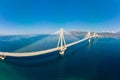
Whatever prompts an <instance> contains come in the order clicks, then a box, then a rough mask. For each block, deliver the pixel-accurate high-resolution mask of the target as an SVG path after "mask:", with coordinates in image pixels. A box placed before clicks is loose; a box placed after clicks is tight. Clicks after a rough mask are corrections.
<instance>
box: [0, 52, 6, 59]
mask: <svg viewBox="0 0 120 80" xmlns="http://www.w3.org/2000/svg"><path fill="white" fill-rule="evenodd" d="M5 57H6V56H5V55H4V54H2V52H0V59H1V60H4V59H5Z"/></svg>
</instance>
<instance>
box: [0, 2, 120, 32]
mask: <svg viewBox="0 0 120 80" xmlns="http://www.w3.org/2000/svg"><path fill="white" fill-rule="evenodd" d="M119 4H120V1H119V0H0V34H38V33H51V32H54V31H56V30H58V29H59V28H61V27H62V28H64V29H65V30H80V31H95V32H97V31H99V32H101V31H102V32H103V31H107V32H108V31H112V32H114V31H120V5H119Z"/></svg>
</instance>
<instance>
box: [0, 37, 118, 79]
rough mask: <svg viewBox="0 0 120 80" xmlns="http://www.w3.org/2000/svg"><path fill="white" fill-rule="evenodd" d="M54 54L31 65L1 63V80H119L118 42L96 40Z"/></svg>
mask: <svg viewBox="0 0 120 80" xmlns="http://www.w3.org/2000/svg"><path fill="white" fill-rule="evenodd" d="M22 41H23V40H22ZM0 44H2V42H1V43H0ZM28 44H29V43H28ZM24 45H25V44H24ZM0 46H1V51H3V47H2V45H0ZM4 48H6V47H5V45H4ZM17 48H18V47H17ZM6 50H7V49H6ZM8 51H9V50H8ZM56 54H57V55H54V54H52V56H53V57H49V56H47V59H48V60H46V61H43V62H37V63H34V64H30V63H25V64H21V63H20V64H18V63H13V62H9V60H8V61H0V80H120V39H115V38H98V39H96V40H92V42H91V44H90V45H88V43H87V42H84V43H82V44H77V45H75V46H73V47H71V48H69V49H68V50H67V51H66V54H65V55H64V56H63V57H60V56H59V55H58V53H56ZM43 58H44V59H46V57H43ZM31 62H32V60H31Z"/></svg>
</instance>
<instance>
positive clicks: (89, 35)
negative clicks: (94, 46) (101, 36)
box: [87, 32, 91, 44]
mask: <svg viewBox="0 0 120 80" xmlns="http://www.w3.org/2000/svg"><path fill="white" fill-rule="evenodd" d="M87 37H88V42H89V44H90V37H91V34H90V32H88V34H87Z"/></svg>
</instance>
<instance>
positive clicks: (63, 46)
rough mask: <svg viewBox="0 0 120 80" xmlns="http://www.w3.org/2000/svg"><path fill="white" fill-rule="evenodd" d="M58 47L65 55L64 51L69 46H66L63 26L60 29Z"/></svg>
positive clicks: (61, 53)
mask: <svg viewBox="0 0 120 80" xmlns="http://www.w3.org/2000/svg"><path fill="white" fill-rule="evenodd" d="M57 48H58V49H59V54H60V55H64V52H65V50H66V49H67V47H66V42H65V38H64V30H63V28H61V29H60V33H59V40H58V44H57Z"/></svg>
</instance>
